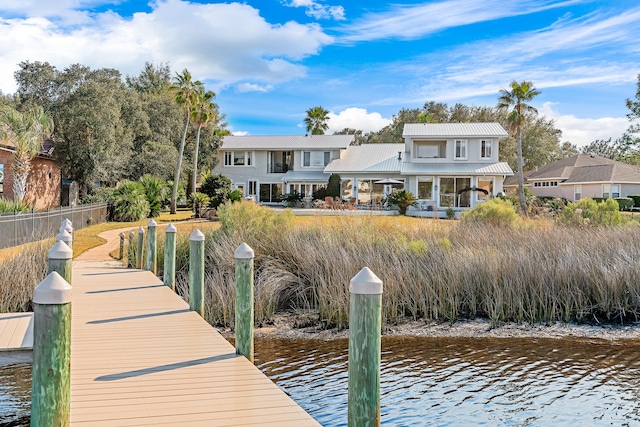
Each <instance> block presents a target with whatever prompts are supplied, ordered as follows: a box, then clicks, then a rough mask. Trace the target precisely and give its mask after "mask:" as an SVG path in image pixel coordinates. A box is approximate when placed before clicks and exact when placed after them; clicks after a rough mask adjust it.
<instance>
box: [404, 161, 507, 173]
mask: <svg viewBox="0 0 640 427" xmlns="http://www.w3.org/2000/svg"><path fill="white" fill-rule="evenodd" d="M401 174H402V175H427V174H428V175H513V171H512V170H511V168H510V167H509V164H508V163H506V162H497V163H489V164H487V163H465V162H459V163H403V164H402V171H401Z"/></svg>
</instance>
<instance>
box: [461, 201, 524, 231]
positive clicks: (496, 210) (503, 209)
mask: <svg viewBox="0 0 640 427" xmlns="http://www.w3.org/2000/svg"><path fill="white" fill-rule="evenodd" d="M460 219H461V220H462V222H473V221H476V222H483V223H487V224H491V225H494V226H497V227H514V226H516V225H518V224H520V222H521V221H522V218H521V217H520V215H518V213H517V212H516V209H515V207H514V206H513V204H512V203H511V202H510V201H508V200H502V199H500V198H497V197H496V198H493V199H490V200H487V201H486V202H484V203H480V204H479V205H476V206H475V207H474V208H473V209H470V210H468V211H465V212H463V213H462V216H461V218H460Z"/></svg>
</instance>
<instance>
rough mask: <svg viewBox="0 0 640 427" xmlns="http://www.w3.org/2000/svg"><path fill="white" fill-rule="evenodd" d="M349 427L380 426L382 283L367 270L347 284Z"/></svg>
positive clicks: (361, 271)
mask: <svg viewBox="0 0 640 427" xmlns="http://www.w3.org/2000/svg"><path fill="white" fill-rule="evenodd" d="M349 292H350V294H351V295H350V306H349V367H348V370H349V402H348V426H349V427H378V426H380V334H381V328H382V281H381V280H380V279H379V278H378V277H377V276H376V275H375V274H373V272H372V271H371V270H369V268H367V267H365V268H363V269H362V270H360V272H359V273H358V274H356V275H355V276H354V277H353V279H351V282H350V284H349Z"/></svg>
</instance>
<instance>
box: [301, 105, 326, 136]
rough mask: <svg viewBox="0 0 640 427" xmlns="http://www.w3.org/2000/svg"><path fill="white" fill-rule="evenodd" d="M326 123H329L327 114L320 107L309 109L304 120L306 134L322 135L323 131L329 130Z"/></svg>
mask: <svg viewBox="0 0 640 427" xmlns="http://www.w3.org/2000/svg"><path fill="white" fill-rule="evenodd" d="M327 121H329V112H328V111H327V110H325V109H324V108H322V107H320V106H317V107H313V108H309V109H308V110H307V117H305V119H304V123H305V124H306V125H307V132H309V131H311V135H324V131H325V130H327V129H329V125H328V124H327Z"/></svg>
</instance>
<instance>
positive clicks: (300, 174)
mask: <svg viewBox="0 0 640 427" xmlns="http://www.w3.org/2000/svg"><path fill="white" fill-rule="evenodd" d="M330 175H331V174H329V173H324V172H318V171H314V172H304V171H287V173H285V174H284V175H283V176H282V179H281V181H282V182H285V181H286V182H289V181H303V182H328V181H329V176H330Z"/></svg>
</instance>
